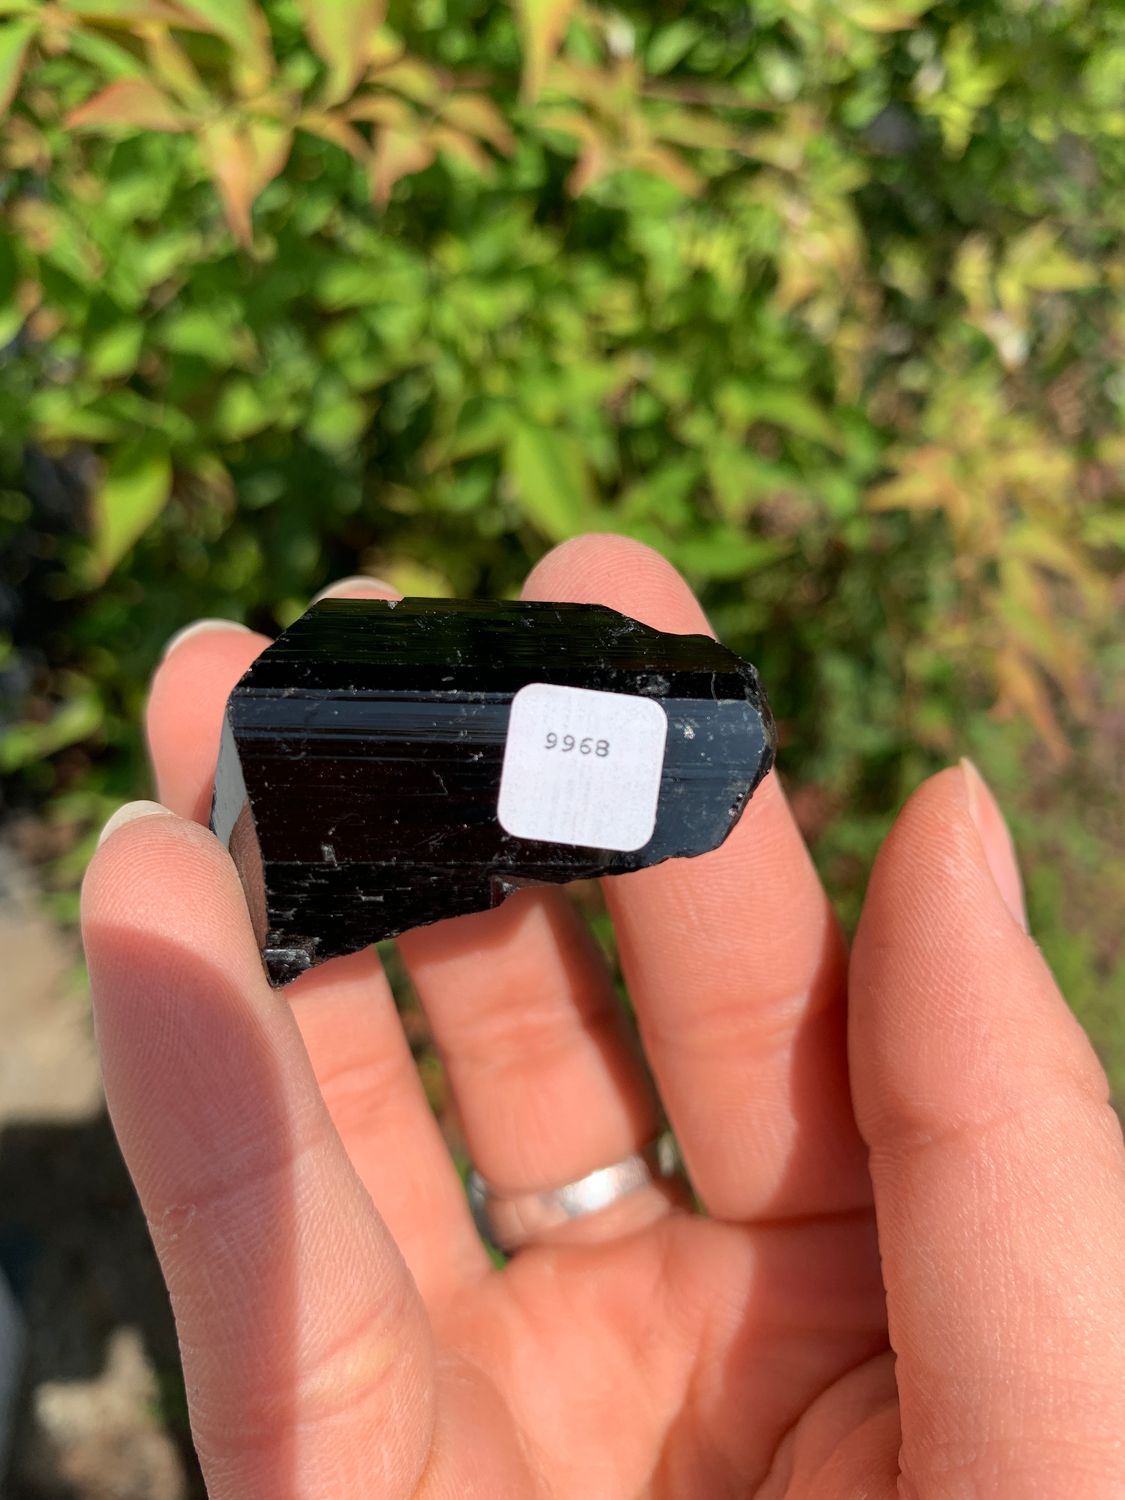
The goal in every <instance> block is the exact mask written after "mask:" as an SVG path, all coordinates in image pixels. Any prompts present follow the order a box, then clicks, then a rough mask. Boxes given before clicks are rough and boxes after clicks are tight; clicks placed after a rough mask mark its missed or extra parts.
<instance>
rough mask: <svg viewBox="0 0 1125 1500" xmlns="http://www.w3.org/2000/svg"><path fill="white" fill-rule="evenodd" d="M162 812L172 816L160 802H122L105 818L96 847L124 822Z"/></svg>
mask: <svg viewBox="0 0 1125 1500" xmlns="http://www.w3.org/2000/svg"><path fill="white" fill-rule="evenodd" d="M160 814H163V816H164V817H166V818H170V817H172V813H171V812H170V811H169V809H168V808H166V807H165V806H164V804H163V803H162V802H143V801H142V802H124V803H122V805H121V806H120V807H119V808H118V809H117V811H116V812H115V813H114V814H113V815H112V816H111V817H110V818H108V819H107V820H106V825H105V827H104V828H103V829H102V831H101V833H99V834H98V844H97V847H98V848H99V849H100V848H101V846H102V845H103V844H104V843H105V841H106V839H107V838H109V836H110V834H111V833H116V832H117V830H118V829H119V828H124V826H125V824H126V823H131V822H132V821H133V820H134V818H155V817H157V816H158V815H160Z"/></svg>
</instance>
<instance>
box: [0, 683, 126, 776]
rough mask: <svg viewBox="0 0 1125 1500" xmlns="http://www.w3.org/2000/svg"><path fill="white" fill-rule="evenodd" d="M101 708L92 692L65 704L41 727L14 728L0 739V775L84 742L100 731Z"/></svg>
mask: <svg viewBox="0 0 1125 1500" xmlns="http://www.w3.org/2000/svg"><path fill="white" fill-rule="evenodd" d="M102 719H103V713H102V705H101V703H100V701H99V699H98V696H97V694H96V693H94V692H85V693H81V694H79V695H78V696H77V697H75V698H72V699H71V700H70V702H69V703H64V704H63V705H62V706H61V707H60V708H59V709H58V711H57V712H56V713H55V714H53V715H52V716H51V718H49V719H47V720H45V721H44V722H43V723H41V724H39V723H27V724H13V725H12V727H11V728H10V729H8V730H6V731H5V732H4V734H2V735H0V771H2V772H3V773H4V775H6V776H9V775H11V774H12V773H13V772H14V771H18V770H20V769H21V767H23V766H30V765H32V764H34V763H35V762H36V761H39V760H43V759H44V757H45V756H48V755H54V754H55V753H56V751H59V750H65V749H66V747H67V746H68V745H76V744H78V742H79V741H80V740H85V739H88V738H89V737H90V735H92V734H93V733H94V732H95V730H97V729H100V728H101V724H102Z"/></svg>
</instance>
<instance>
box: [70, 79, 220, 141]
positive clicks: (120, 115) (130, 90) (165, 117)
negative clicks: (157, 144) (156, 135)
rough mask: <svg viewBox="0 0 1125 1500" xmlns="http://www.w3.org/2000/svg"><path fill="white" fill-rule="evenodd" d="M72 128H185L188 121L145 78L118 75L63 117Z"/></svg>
mask: <svg viewBox="0 0 1125 1500" xmlns="http://www.w3.org/2000/svg"><path fill="white" fill-rule="evenodd" d="M66 123H67V125H69V126H70V128H71V129H73V130H82V129H87V130H99V129H101V128H103V127H105V126H117V125H124V126H128V127H132V128H133V129H135V130H164V131H176V130H186V129H187V127H188V125H189V124H190V123H191V122H190V120H189V119H188V118H187V116H186V115H184V114H183V113H182V112H181V111H180V110H179V109H178V108H177V106H176V105H175V104H174V103H173V101H172V100H171V99H169V98H168V96H167V94H165V93H163V92H162V90H160V89H158V88H157V87H156V85H155V84H154V83H149V81H148V80H147V79H145V78H122V79H121V80H120V81H119V82H117V83H111V84H110V85H109V86H108V87H107V88H104V89H102V90H101V92H100V93H98V94H95V95H94V97H93V98H92V99H87V100H86V102H85V104H80V105H79V106H78V108H77V109H72V110H71V112H70V114H69V115H68V116H67V120H66Z"/></svg>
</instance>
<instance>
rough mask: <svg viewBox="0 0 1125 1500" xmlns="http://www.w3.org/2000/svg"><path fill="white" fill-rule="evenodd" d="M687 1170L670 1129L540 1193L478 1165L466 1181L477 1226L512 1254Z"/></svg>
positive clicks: (490, 1240)
mask: <svg viewBox="0 0 1125 1500" xmlns="http://www.w3.org/2000/svg"><path fill="white" fill-rule="evenodd" d="M682 1175H683V1171H682V1168H681V1166H680V1161H679V1155H678V1153H677V1150H676V1143H675V1141H674V1139H673V1138H672V1135H671V1132H670V1131H666V1132H665V1133H664V1134H663V1135H662V1136H659V1137H658V1138H657V1139H656V1140H655V1141H652V1142H650V1143H649V1145H647V1146H645V1147H644V1149H643V1150H641V1151H637V1152H634V1154H633V1155H632V1156H626V1157H623V1158H622V1160H621V1161H615V1162H614V1163H613V1164H612V1165H611V1166H608V1167H599V1168H597V1170H596V1171H593V1172H588V1173H587V1174H586V1176H585V1177H580V1178H579V1179H578V1180H577V1182H568V1183H566V1184H565V1185H564V1186H563V1187H557V1188H549V1189H547V1190H546V1191H545V1192H541V1193H503V1192H501V1191H500V1190H499V1189H498V1188H495V1187H493V1186H492V1184H491V1183H490V1182H488V1181H486V1179H485V1178H483V1177H482V1176H481V1174H480V1173H479V1172H478V1171H477V1170H476V1168H475V1167H474V1168H473V1169H472V1171H471V1172H470V1173H469V1178H468V1183H467V1187H468V1192H469V1203H470V1205H471V1207H472V1210H473V1218H474V1219H475V1220H476V1225H477V1228H478V1229H479V1230H480V1232H481V1234H482V1235H483V1236H484V1238H485V1239H486V1240H487V1241H488V1242H489V1244H491V1245H492V1246H494V1247H495V1249H497V1250H502V1251H504V1253H505V1254H507V1255H510V1254H511V1253H512V1252H513V1251H514V1250H519V1249H520V1248H521V1247H522V1246H524V1245H526V1244H527V1243H528V1242H529V1241H530V1240H534V1239H537V1238H538V1237H539V1236H540V1235H542V1234H545V1233H546V1231H547V1230H549V1229H554V1228H556V1227H557V1226H558V1225H560V1224H566V1223H567V1222H568V1221H569V1220H571V1219H581V1218H583V1217H585V1215H587V1214H594V1213H599V1212H600V1211H601V1210H602V1209H603V1208H609V1207H610V1206H611V1204H614V1203H616V1202H617V1201H618V1200H619V1199H621V1198H625V1197H628V1195H629V1194H630V1193H635V1192H638V1191H639V1190H640V1189H641V1188H644V1187H650V1186H652V1185H654V1184H659V1183H662V1182H667V1181H668V1180H669V1179H670V1178H674V1177H682Z"/></svg>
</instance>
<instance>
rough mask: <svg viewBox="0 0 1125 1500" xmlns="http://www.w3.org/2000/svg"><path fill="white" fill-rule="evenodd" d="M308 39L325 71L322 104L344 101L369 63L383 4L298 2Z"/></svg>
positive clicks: (376, 0) (366, 0) (373, 0)
mask: <svg viewBox="0 0 1125 1500" xmlns="http://www.w3.org/2000/svg"><path fill="white" fill-rule="evenodd" d="M301 13H302V16H303V17H304V22H305V28H306V30H307V31H308V35H309V39H310V41H311V42H312V44H313V46H314V47H315V48H316V50H317V52H318V53H319V55H320V57H321V58H322V59H323V61H324V63H325V64H326V66H327V68H328V79H327V83H326V88H325V94H324V102H325V103H326V104H335V103H338V102H339V101H340V100H342V99H346V98H347V97H348V95H349V94H350V93H351V92H352V90H353V89H354V88H355V86H356V84H357V83H358V82H359V80H360V78H361V77H362V76H363V73H364V71H365V69H366V68H367V66H368V63H369V62H370V61H371V52H372V43H373V41H374V38H375V36H376V33H377V32H378V31H379V28H380V27H381V26H382V24H383V20H384V16H385V13H386V4H385V0H301Z"/></svg>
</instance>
